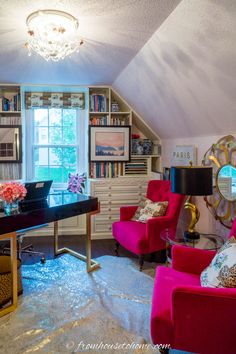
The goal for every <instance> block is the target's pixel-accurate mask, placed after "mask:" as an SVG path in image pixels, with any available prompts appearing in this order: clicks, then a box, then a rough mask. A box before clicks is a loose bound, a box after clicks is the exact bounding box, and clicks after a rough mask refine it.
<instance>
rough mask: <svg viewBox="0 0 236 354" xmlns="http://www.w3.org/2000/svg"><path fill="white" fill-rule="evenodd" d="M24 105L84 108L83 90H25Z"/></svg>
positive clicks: (28, 107)
mask: <svg viewBox="0 0 236 354" xmlns="http://www.w3.org/2000/svg"><path fill="white" fill-rule="evenodd" d="M25 107H26V109H30V108H35V107H41V108H79V109H84V108H85V95H84V92H81V93H78V92H76V93H71V92H26V93H25Z"/></svg>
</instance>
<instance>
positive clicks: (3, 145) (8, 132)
mask: <svg viewBox="0 0 236 354" xmlns="http://www.w3.org/2000/svg"><path fill="white" fill-rule="evenodd" d="M21 136H22V135H21V126H20V125H1V126H0V163H1V162H22V148H21Z"/></svg>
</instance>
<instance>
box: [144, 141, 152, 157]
mask: <svg viewBox="0 0 236 354" xmlns="http://www.w3.org/2000/svg"><path fill="white" fill-rule="evenodd" d="M142 145H143V155H151V154H152V141H151V140H150V139H143V142H142Z"/></svg>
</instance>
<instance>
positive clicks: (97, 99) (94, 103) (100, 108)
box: [90, 94, 107, 112]
mask: <svg viewBox="0 0 236 354" xmlns="http://www.w3.org/2000/svg"><path fill="white" fill-rule="evenodd" d="M90 111H91V112H107V97H106V96H105V95H101V94H99V95H98V94H92V95H90Z"/></svg>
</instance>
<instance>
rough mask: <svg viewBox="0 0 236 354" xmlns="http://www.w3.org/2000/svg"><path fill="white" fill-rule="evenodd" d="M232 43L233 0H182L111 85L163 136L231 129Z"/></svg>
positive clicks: (235, 111)
mask: <svg viewBox="0 0 236 354" xmlns="http://www.w3.org/2000/svg"><path fill="white" fill-rule="evenodd" d="M235 43H236V1H235V0H223V1H222V0H182V2H181V3H180V4H179V5H178V6H177V7H176V9H175V10H174V11H173V12H172V14H171V15H170V16H169V17H168V18H167V19H166V21H165V22H164V23H163V24H162V25H161V26H160V28H158V29H157V31H156V32H155V33H154V34H153V36H152V37H151V38H150V39H149V41H148V42H147V43H146V44H145V46H144V47H143V48H142V49H141V50H140V51H139V53H138V54H137V55H136V56H135V57H134V59H133V60H132V61H131V62H130V63H129V65H128V66H127V67H126V68H125V69H124V70H123V72H122V73H121V74H120V75H119V77H118V78H117V79H116V80H115V82H114V83H113V86H114V88H115V89H116V90H117V91H118V92H120V93H121V94H122V95H123V97H125V98H126V99H127V101H128V102H129V103H130V104H131V106H133V107H134V108H135V109H136V111H137V112H138V113H139V114H140V115H141V116H143V117H145V120H146V122H147V123H148V124H149V125H150V126H151V127H152V129H153V130H154V131H155V132H157V133H158V134H159V136H160V137H161V138H180V137H194V136H198V137H200V136H207V135H208V136H209V135H224V134H229V133H235V132H236V45H235Z"/></svg>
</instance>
